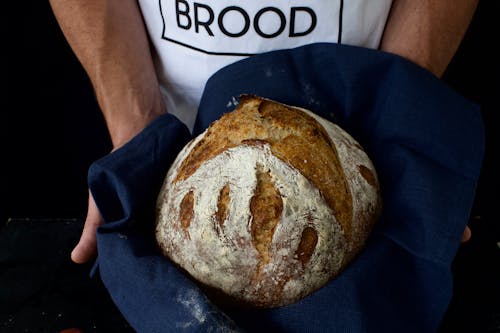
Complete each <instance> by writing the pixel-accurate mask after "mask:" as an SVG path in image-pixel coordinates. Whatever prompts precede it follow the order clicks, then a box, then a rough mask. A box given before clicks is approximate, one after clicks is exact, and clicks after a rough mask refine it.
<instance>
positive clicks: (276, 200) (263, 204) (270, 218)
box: [250, 165, 283, 277]
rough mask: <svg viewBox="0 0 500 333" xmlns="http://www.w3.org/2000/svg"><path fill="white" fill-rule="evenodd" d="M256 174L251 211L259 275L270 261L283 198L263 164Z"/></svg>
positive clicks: (252, 233) (253, 240)
mask: <svg viewBox="0 0 500 333" xmlns="http://www.w3.org/2000/svg"><path fill="white" fill-rule="evenodd" d="M256 175H257V187H256V188H255V192H254V195H253V197H252V199H251V200H250V212H251V213H252V225H251V235H252V243H253V246H254V247H255V249H256V250H257V252H258V253H259V264H258V266H257V272H256V275H257V277H258V275H259V274H260V269H261V268H262V266H264V265H266V264H267V263H269V246H270V244H271V241H272V239H273V234H274V230H275V229H276V226H277V225H278V222H279V221H280V219H281V213H282V211H283V199H282V198H281V195H280V192H279V191H278V189H277V188H276V187H275V186H274V184H273V183H272V179H271V176H270V175H269V173H268V172H264V171H263V170H262V166H259V165H258V166H257V174H256Z"/></svg>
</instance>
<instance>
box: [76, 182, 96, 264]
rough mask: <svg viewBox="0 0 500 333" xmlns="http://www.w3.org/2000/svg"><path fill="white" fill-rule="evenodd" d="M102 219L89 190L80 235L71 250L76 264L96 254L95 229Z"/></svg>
mask: <svg viewBox="0 0 500 333" xmlns="http://www.w3.org/2000/svg"><path fill="white" fill-rule="evenodd" d="M103 223H104V221H103V219H102V216H101V213H99V210H98V209H97V206H96V204H95V201H94V198H93V197H92V194H91V193H90V191H89V206H88V211H87V218H86V219H85V225H84V227H83V232H82V235H81V237H80V241H79V242H78V244H77V245H76V247H75V248H74V249H73V252H71V260H73V261H74V262H75V263H77V264H83V263H85V262H87V261H89V260H91V259H94V258H95V257H96V256H97V239H96V230H97V227H99V226H100V225H101V224H103Z"/></svg>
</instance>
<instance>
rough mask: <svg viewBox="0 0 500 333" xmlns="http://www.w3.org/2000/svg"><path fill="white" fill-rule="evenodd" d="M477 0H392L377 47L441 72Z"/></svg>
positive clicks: (462, 35) (472, 12) (455, 46)
mask: <svg viewBox="0 0 500 333" xmlns="http://www.w3.org/2000/svg"><path fill="white" fill-rule="evenodd" d="M478 2H479V0H394V1H393V5H392V8H391V12H390V15H389V19H388V21H387V24H386V27H385V31H384V35H383V37H382V41H381V45H380V49H381V50H383V51H387V52H390V53H395V54H399V55H401V56H403V57H405V58H407V59H409V60H411V61H413V62H415V63H417V64H418V65H420V66H422V67H424V68H427V69H428V70H430V71H431V72H432V73H434V74H435V75H436V76H438V77H441V75H442V74H443V73H444V71H445V70H446V67H447V66H448V64H449V63H450V61H451V59H452V58H453V56H454V54H455V52H456V51H457V49H458V47H459V45H460V43H461V41H462V38H463V37H464V35H465V32H466V31H467V28H468V26H469V24H470V21H471V19H472V16H473V14H474V12H475V9H476V7H477V4H478Z"/></svg>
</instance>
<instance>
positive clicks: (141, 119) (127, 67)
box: [50, 0, 165, 147]
mask: <svg viewBox="0 0 500 333" xmlns="http://www.w3.org/2000/svg"><path fill="white" fill-rule="evenodd" d="M50 3H51V6H52V9H53V11H54V14H55V16H56V18H57V20H58V22H59V25H60V26H61V29H62V31H63V33H64V35H65V37H66V39H67V40H68V42H69V44H70V46H71V48H72V49H73V51H74V52H75V54H76V56H77V57H78V59H79V60H80V62H81V63H82V65H83V67H84V69H85V71H86V72H87V74H88V76H89V77H90V80H91V82H92V85H93V87H94V90H95V93H96V96H97V100H98V103H99V106H100V107H101V109H102V112H103V114H104V118H105V120H106V123H107V126H108V129H109V132H110V135H111V139H112V142H113V146H114V147H119V146H121V145H122V144H124V143H125V142H127V141H128V140H129V139H131V138H132V137H133V136H134V135H135V134H137V133H138V132H139V131H140V130H142V129H143V128H144V127H145V126H146V125H147V124H148V123H149V122H150V121H152V120H153V119H155V118H156V117H157V116H158V115H160V114H161V113H163V112H165V110H164V105H163V102H162V99H161V94H160V91H159V85H158V80H157V77H156V74H155V71H154V66H153V62H152V58H151V54H150V50H149V44H148V38H147V35H146V31H145V27H144V24H143V22H142V17H141V14H140V11H139V9H138V7H137V3H136V1H135V0H107V1H103V0H50Z"/></svg>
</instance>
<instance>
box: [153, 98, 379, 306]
mask: <svg viewBox="0 0 500 333" xmlns="http://www.w3.org/2000/svg"><path fill="white" fill-rule="evenodd" d="M157 208H158V215H157V226H156V238H157V241H158V244H159V246H160V248H161V250H162V251H163V253H164V254H165V255H166V256H168V257H169V258H170V259H171V260H172V261H173V262H175V263H176V264H178V265H179V266H180V267H181V268H183V269H184V270H185V271H187V272H188V273H189V274H190V275H191V276H192V277H193V278H194V279H195V280H197V281H199V282H201V283H202V285H204V286H208V287H210V289H211V290H218V291H220V292H222V293H223V294H224V295H228V296H229V297H230V298H231V299H233V300H235V301H237V302H238V303H240V304H245V305H251V306H257V307H274V306H281V305H286V304H289V303H292V302H295V301H297V300H299V299H300V298H302V297H304V296H306V295H308V294H310V293H312V292H313V291H315V290H317V289H318V288H320V287H321V286H323V285H325V284H326V283H327V282H328V281H329V280H330V279H332V278H333V277H335V276H336V275H337V274H339V272H340V271H341V270H342V269H343V268H344V267H345V266H346V265H347V264H348V263H349V262H350V261H351V260H352V259H353V257H354V256H355V255H356V254H357V253H359V251H360V250H361V249H362V247H363V245H364V242H365V241H366V239H367V237H368V234H369V232H370V230H371V228H372V226H373V224H374V222H375V221H376V219H377V217H378V215H379V212H380V197H379V188H378V182H377V176H376V173H375V170H374V167H373V165H372V163H371V162H370V160H369V158H368V156H367V155H366V154H365V152H364V151H363V149H362V148H361V146H360V145H359V144H358V143H357V142H356V141H355V140H354V139H353V138H352V137H351V136H349V135H348V134H347V133H346V132H345V131H343V130H342V129H341V128H339V127H338V126H336V125H335V124H333V123H330V122H328V121H326V120H325V119H323V118H320V117H318V116H317V115H315V114H313V113H311V112H309V111H307V110H304V109H299V108H295V107H291V106H287V105H283V104H280V103H277V102H274V101H271V100H268V99H264V98H260V97H256V96H242V97H241V101H240V104H239V105H238V107H237V108H236V109H235V110H234V111H233V112H230V113H227V114H225V115H223V116H222V117H221V118H220V119H219V120H218V121H216V122H214V123H212V125H211V126H210V127H209V128H208V129H207V130H206V131H205V132H204V133H202V134H201V135H199V136H198V137H196V138H195V139H194V140H193V141H191V142H190V143H189V144H188V145H186V147H185V148H184V149H183V150H182V151H181V152H180V154H179V155H178V157H177V159H176V160H175V162H174V163H173V165H172V166H171V168H170V170H169V172H168V174H167V177H166V179H165V182H164V184H163V187H162V189H161V192H160V195H159V197H158V203H157Z"/></svg>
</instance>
